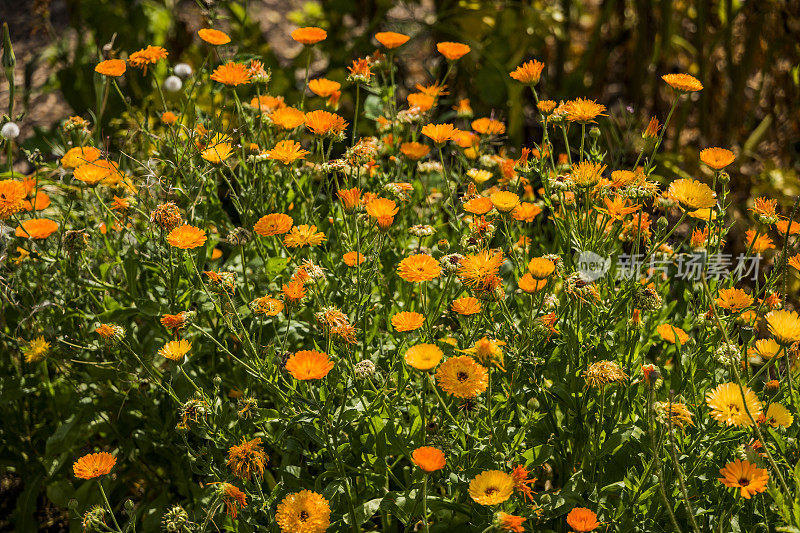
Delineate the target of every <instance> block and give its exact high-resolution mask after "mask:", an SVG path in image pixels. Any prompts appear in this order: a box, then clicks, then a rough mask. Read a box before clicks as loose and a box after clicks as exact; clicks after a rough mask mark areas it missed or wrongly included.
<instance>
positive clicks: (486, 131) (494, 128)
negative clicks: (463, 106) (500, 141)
mask: <svg viewBox="0 0 800 533" xmlns="http://www.w3.org/2000/svg"><path fill="white" fill-rule="evenodd" d="M472 129H473V130H475V131H477V132H478V133H480V134H483V135H502V134H504V133H505V132H506V125H505V124H503V123H502V122H500V121H499V120H495V119H493V118H488V117H483V118H478V119H475V120H473V121H472Z"/></svg>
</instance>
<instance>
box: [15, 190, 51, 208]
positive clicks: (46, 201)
mask: <svg viewBox="0 0 800 533" xmlns="http://www.w3.org/2000/svg"><path fill="white" fill-rule="evenodd" d="M48 207H50V196H48V195H47V193H46V192H44V191H39V192H37V193H36V196H35V197H34V198H33V200H25V201H23V202H22V209H23V210H25V211H41V210H42V209H47V208H48Z"/></svg>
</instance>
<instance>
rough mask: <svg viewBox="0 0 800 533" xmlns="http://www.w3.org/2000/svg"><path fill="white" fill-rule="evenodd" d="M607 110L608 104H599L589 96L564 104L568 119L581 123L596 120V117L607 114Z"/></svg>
mask: <svg viewBox="0 0 800 533" xmlns="http://www.w3.org/2000/svg"><path fill="white" fill-rule="evenodd" d="M605 110H606V106H604V105H602V104H598V103H597V102H595V101H594V100H589V99H587V98H578V99H576V100H570V101H569V102H567V103H566V104H564V111H565V112H566V114H567V120H569V121H570V122H578V123H581V124H588V123H590V122H595V120H594V119H596V118H597V117H604V116H606V115H605V113H603V111H605Z"/></svg>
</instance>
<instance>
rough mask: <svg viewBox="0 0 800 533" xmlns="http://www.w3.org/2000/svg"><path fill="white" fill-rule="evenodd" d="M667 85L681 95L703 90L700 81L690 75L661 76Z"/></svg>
mask: <svg viewBox="0 0 800 533" xmlns="http://www.w3.org/2000/svg"><path fill="white" fill-rule="evenodd" d="M661 79H662V80H664V81H665V82H666V83H667V85H669V86H670V87H672V88H673V89H675V90H676V91H678V92H680V93H691V92H697V91H702V90H703V84H702V83H700V80H698V79H697V78H695V77H694V76H690V75H689V74H664V75H663V76H661Z"/></svg>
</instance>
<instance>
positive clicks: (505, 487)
mask: <svg viewBox="0 0 800 533" xmlns="http://www.w3.org/2000/svg"><path fill="white" fill-rule="evenodd" d="M513 492H514V479H513V478H512V477H511V476H510V475H509V474H506V473H505V472H501V471H499V470H486V471H484V472H481V473H480V474H478V475H477V476H475V479H473V480H472V481H471V482H470V484H469V495H470V497H471V498H472V499H473V500H475V502H476V503H479V504H481V505H496V504H498V503H503V502H504V501H506V500H507V499H509V498H510V497H511V494H512V493H513Z"/></svg>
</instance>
